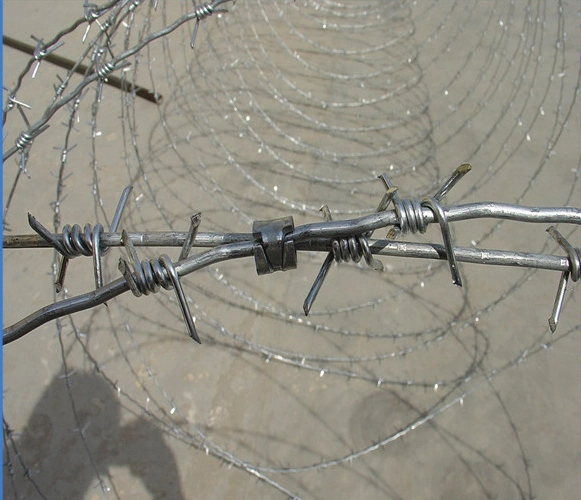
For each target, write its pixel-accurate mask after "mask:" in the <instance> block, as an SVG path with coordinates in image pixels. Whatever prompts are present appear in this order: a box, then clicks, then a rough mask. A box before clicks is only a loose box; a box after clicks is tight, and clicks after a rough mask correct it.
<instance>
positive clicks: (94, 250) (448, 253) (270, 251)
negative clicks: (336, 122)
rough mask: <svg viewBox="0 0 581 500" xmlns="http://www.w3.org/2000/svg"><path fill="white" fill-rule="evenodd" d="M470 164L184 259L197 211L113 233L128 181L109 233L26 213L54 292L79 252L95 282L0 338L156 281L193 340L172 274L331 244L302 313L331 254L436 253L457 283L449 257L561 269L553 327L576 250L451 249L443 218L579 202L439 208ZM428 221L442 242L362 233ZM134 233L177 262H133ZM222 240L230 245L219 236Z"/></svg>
mask: <svg viewBox="0 0 581 500" xmlns="http://www.w3.org/2000/svg"><path fill="white" fill-rule="evenodd" d="M470 170H471V166H470V165H468V164H463V165H461V166H460V167H458V168H457V169H456V171H455V172H454V174H453V175H452V176H451V177H450V178H449V179H448V180H447V181H446V182H444V184H443V185H442V186H441V187H440V189H439V190H438V191H437V193H435V195H434V196H431V197H428V198H426V199H425V200H424V201H422V202H420V201H419V200H418V199H417V198H404V199H401V198H400V197H399V195H398V193H397V190H398V189H397V188H396V187H394V186H393V185H392V183H391V181H390V180H389V178H388V176H387V175H386V174H382V176H381V179H382V180H383V182H384V184H385V186H386V188H387V192H386V194H385V196H384V197H383V199H382V200H381V202H380V204H379V206H378V208H377V210H376V213H375V214H374V215H373V216H367V217H362V218H359V219H358V220H347V221H337V222H335V223H333V222H332V220H331V216H330V212H329V209H328V207H327V206H325V207H323V209H322V210H323V212H324V214H325V218H326V219H327V223H324V224H321V223H319V224H309V225H304V226H301V227H297V228H295V227H294V222H293V219H292V217H287V218H284V219H277V220H270V221H260V222H255V223H254V225H253V233H252V234H248V235H245V234H231V233H230V234H224V233H222V234H217V233H211V234H206V235H200V240H201V241H200V244H201V246H212V245H214V246H215V249H214V250H210V251H208V252H206V253H203V254H199V255H197V256H195V257H191V258H189V259H188V258H187V256H188V254H189V252H190V249H191V248H192V246H195V245H196V237H197V231H198V228H199V225H200V222H201V214H196V215H195V216H192V221H191V229H190V231H189V232H187V233H181V234H180V233H175V232H174V233H169V234H164V235H155V234H150V233H143V234H140V235H132V236H130V235H129V233H127V232H126V231H125V230H124V231H123V233H122V234H115V231H116V229H117V227H118V225H119V222H120V219H121V214H122V212H123V209H124V208H125V204H126V202H127V197H128V196H129V192H130V191H131V188H126V189H125V190H124V192H123V194H122V196H121V199H120V200H119V204H118V207H117V210H116V213H115V215H114V217H113V222H112V224H111V231H112V232H111V233H109V234H108V235H107V236H106V235H102V233H103V227H102V226H101V225H100V224H97V225H96V226H95V227H94V228H92V227H91V225H90V224H86V225H85V228H84V233H83V232H82V231H81V228H80V226H79V225H74V226H73V227H72V228H71V226H69V225H66V226H65V227H64V228H63V232H62V234H61V235H60V237H58V236H57V235H53V234H51V233H50V232H49V231H48V230H47V229H46V228H45V227H44V226H43V225H42V224H41V223H40V222H38V221H37V220H36V219H35V218H34V217H33V216H32V215H30V214H29V223H30V226H31V227H32V229H34V230H35V231H36V232H37V233H38V234H39V236H40V238H41V239H42V240H44V242H45V243H47V244H48V245H51V246H53V247H54V248H55V250H57V251H58V252H59V253H60V254H61V255H62V261H61V265H60V268H59V271H58V277H57V280H56V282H55V289H56V292H57V293H58V292H60V291H61V290H62V287H63V281H64V272H65V269H66V266H67V262H68V260H69V259H71V258H74V257H77V256H81V255H85V256H92V257H93V263H94V274H95V286H96V290H95V292H91V293H89V294H85V295H84V296H82V297H71V298H67V299H64V300H62V301H60V302H58V303H55V304H53V305H52V306H47V307H44V308H42V309H41V310H39V311H38V312H36V313H33V314H32V315H30V316H28V317H27V318H24V319H23V320H21V321H19V322H18V323H17V324H15V325H13V326H11V327H7V328H5V329H4V333H3V343H4V344H7V343H10V342H12V341H13V340H16V339H18V338H21V337H22V336H23V335H25V334H26V333H29V332H30V331H32V330H34V329H35V328H38V327H39V326H41V325H42V324H44V323H46V322H47V321H51V320H54V319H56V318H59V317H63V316H66V315H68V314H72V313H74V312H78V311H81V310H86V309H89V308H92V307H96V306H98V305H101V304H103V303H104V302H106V301H107V300H111V299H112V298H113V297H116V296H117V295H119V294H121V293H123V292H126V291H129V290H131V291H132V292H133V294H134V295H135V296H137V297H140V296H141V295H149V294H150V293H156V292H158V291H159V290H160V289H161V288H164V289H166V290H169V289H174V290H175V292H176V294H177V299H178V303H179V304H180V307H181V309H182V313H183V316H184V319H185V321H186V325H187V327H188V331H189V333H190V336H191V337H192V338H193V339H195V340H196V341H197V342H198V343H199V342H200V339H199V337H198V334H197V332H196V328H195V326H194V322H193V320H192V316H191V313H190V310H189V307H188V304H187V301H186V298H185V295H184V292H183V290H182V287H181V284H180V281H179V277H180V276H185V275H187V274H190V273H192V272H194V271H197V270H199V269H202V268H204V267H207V266H209V265H212V264H216V263H218V262H222V261H227V260H231V259H238V258H241V257H249V256H254V260H255V264H256V270H257V273H258V274H259V275H260V274H270V273H272V272H275V271H288V270H291V269H296V267H297V250H310V251H321V250H328V251H329V253H328V256H327V258H326V260H325V262H324V263H323V267H322V268H321V270H320V271H319V274H318V276H317V278H316V279H315V282H314V284H313V286H312V288H311V290H310V292H309V294H308V296H307V298H306V299H305V303H304V305H303V310H304V312H305V315H306V316H307V315H308V314H309V312H310V309H311V307H312V305H313V302H314V300H315V298H316V296H317V295H318V292H319V290H320V288H321V286H322V284H323V281H324V279H325V277H326V275H327V273H328V272H329V270H330V267H331V264H332V263H333V261H335V262H337V263H341V262H354V263H358V262H359V261H360V260H361V259H362V258H364V260H365V262H366V263H367V265H368V266H370V267H372V268H374V269H375V270H377V271H383V269H384V267H383V264H382V263H381V262H380V261H377V260H375V259H374V258H373V254H380V255H389V256H398V257H402V256H405V257H416V258H418V257H420V258H432V259H443V260H446V261H448V264H449V267H450V272H451V274H452V283H453V284H455V285H458V286H462V280H461V277H460V273H459V270H458V264H457V262H471V263H480V264H489V265H504V266H515V267H521V268H522V267H530V268H535V269H548V270H557V271H561V272H562V275H561V280H560V282H559V288H558V292H557V297H556V299H555V305H554V308H553V313H552V314H551V317H550V318H549V326H550V329H551V332H553V333H554V332H555V330H556V327H557V323H558V321H559V316H560V312H561V309H562V306H563V300H564V297H565V291H566V287H567V282H568V280H569V277H570V278H571V280H572V281H573V282H577V281H579V278H580V276H581V250H580V249H578V248H574V247H573V246H572V245H571V244H570V243H569V242H568V241H567V239H566V238H564V237H563V235H561V233H559V231H557V229H556V228H555V227H554V226H551V227H550V228H549V229H548V230H547V231H548V232H549V234H550V235H551V236H552V237H553V238H554V239H555V240H556V241H557V242H558V244H559V245H560V246H561V248H562V249H563V250H565V252H566V256H565V257H553V256H548V255H541V254H536V255H533V254H525V253H522V252H520V253H517V252H508V251H502V250H496V251H495V250H490V249H478V248H455V247H454V246H453V243H452V236H451V232H450V228H449V225H448V222H454V221H461V220H471V219H477V218H482V217H485V218H498V219H507V220H513V221H520V222H537V223H538V222H549V223H555V224H557V223H573V224H579V225H581V208H566V207H565V208H539V207H530V208H529V207H520V206H516V205H506V204H504V205H503V204H498V203H490V202H488V203H473V204H470V205H461V206H456V207H448V208H447V209H444V207H442V205H441V204H440V201H441V200H442V198H443V197H444V196H445V195H446V194H447V193H448V192H449V191H450V189H451V188H452V187H454V185H455V184H456V183H457V182H458V181H459V180H460V179H461V178H462V177H463V176H464V175H466V173H468V172H469V171H470ZM391 203H393V204H394V206H395V210H392V211H387V210H386V209H387V207H388V205H389V204H391ZM430 223H438V224H439V225H440V227H441V231H442V237H443V240H444V245H443V246H441V245H434V244H414V243H410V242H399V241H396V240H393V239H389V240H375V241H371V242H370V241H368V237H369V236H371V235H372V234H373V232H374V231H375V230H377V229H381V228H385V227H387V226H388V225H393V226H395V228H394V229H392V230H390V232H389V233H388V236H391V237H394V236H396V235H402V234H406V233H408V232H411V233H412V234H414V233H418V232H419V233H425V232H426V230H427V227H428V224H430ZM134 241H135V242H136V243H137V244H138V245H139V244H141V245H142V246H158V244H159V243H164V244H165V245H167V246H176V245H177V246H181V248H182V250H181V253H180V259H179V261H180V263H178V264H177V266H174V263H173V262H172V260H171V259H170V257H169V256H167V255H165V254H164V255H162V256H160V257H159V258H158V259H151V260H149V261H147V260H144V261H141V262H140V261H139V258H138V256H137V252H136V250H135V244H134ZM226 241H229V242H231V243H225V242H226ZM218 242H220V243H218ZM39 243H41V241H39V240H37V239H36V240H35V239H33V238H30V237H26V236H14V237H5V238H4V240H3V246H4V248H26V247H28V246H32V247H38V246H40V245H39ZM112 243H113V244H114V243H117V244H121V245H122V246H124V247H125V249H126V251H127V259H125V258H121V259H120V260H119V271H120V272H121V274H123V279H119V280H116V281H115V282H112V283H110V284H109V285H107V286H104V285H103V279H102V267H101V255H102V254H105V253H106V252H107V251H108V250H109V248H110V245H111V244H112Z"/></svg>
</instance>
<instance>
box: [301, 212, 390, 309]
mask: <svg viewBox="0 0 581 500" xmlns="http://www.w3.org/2000/svg"><path fill="white" fill-rule="evenodd" d="M321 212H323V217H324V218H325V220H326V221H327V222H330V221H331V220H333V218H332V216H331V211H330V210H329V207H328V206H327V205H324V206H323V207H322V208H321ZM369 236H370V235H369V234H358V235H354V236H348V237H340V238H334V239H333V240H332V241H331V250H330V252H329V253H328V254H327V257H326V258H325V260H324V261H323V265H322V266H321V269H320V270H319V274H317V277H316V278H315V281H314V283H313V286H312V287H311V289H310V291H309V293H308V294H307V298H306V299H305V301H304V303H303V311H304V313H305V316H308V315H309V312H310V310H311V307H312V306H313V303H314V302H315V299H316V298H317V295H318V293H319V290H320V289H321V286H322V285H323V282H324V281H325V278H326V277H327V273H328V272H329V270H330V269H331V265H332V263H333V260H334V261H335V262H337V263H338V264H340V263H341V262H349V261H352V262H355V263H358V262H359V261H360V260H361V258H364V259H365V262H366V264H367V265H368V266H369V267H371V268H373V269H375V270H376V271H383V264H382V263H381V261H379V260H377V259H374V258H373V255H372V253H371V249H370V248H369V242H368V241H367V238H368V237H369Z"/></svg>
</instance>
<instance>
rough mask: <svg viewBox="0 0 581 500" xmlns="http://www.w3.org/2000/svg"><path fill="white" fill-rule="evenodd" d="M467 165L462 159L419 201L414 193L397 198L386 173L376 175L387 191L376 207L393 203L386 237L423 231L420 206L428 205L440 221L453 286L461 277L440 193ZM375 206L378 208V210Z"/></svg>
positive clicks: (459, 283)
mask: <svg viewBox="0 0 581 500" xmlns="http://www.w3.org/2000/svg"><path fill="white" fill-rule="evenodd" d="M471 169H472V166H471V165H470V164H468V163H463V164H462V165H460V166H459V167H458V168H457V169H456V170H455V171H454V173H453V174H452V175H451V176H450V177H449V178H448V179H447V180H446V182H444V184H443V185H442V187H440V189H439V190H438V191H437V192H436V194H434V196H429V197H427V198H425V199H424V200H422V201H421V202H420V201H419V200H418V199H417V198H415V197H410V198H400V196H399V195H398V193H397V188H395V187H394V186H393V184H392V183H391V181H390V180H389V178H388V177H387V174H382V175H381V176H380V177H379V178H380V179H381V180H382V181H383V183H384V184H385V187H386V189H387V193H386V195H385V196H384V199H383V200H382V203H381V204H380V207H379V208H381V209H383V210H384V209H385V208H386V207H387V205H389V203H390V202H391V203H393V206H394V209H395V213H396V215H397V218H398V224H397V226H396V227H395V228H392V229H391V230H390V231H389V232H388V234H387V237H388V238H389V239H395V238H397V237H398V236H399V235H401V234H406V233H408V232H410V233H412V234H416V233H418V232H419V233H422V234H423V233H425V232H426V229H427V227H428V223H427V222H426V220H425V217H424V208H428V209H429V210H430V211H431V212H432V213H433V214H434V218H435V219H436V221H437V222H438V224H439V225H440V229H441V231H442V239H443V240H444V248H445V250H446V257H447V260H448V265H449V267H450V273H451V274H452V283H454V284H455V285H457V286H462V278H461V277H460V272H459V270H458V262H457V259H456V254H455V252H454V245H453V243H452V234H451V231H450V226H449V224H448V217H447V216H446V212H445V210H444V208H443V207H442V204H441V203H440V202H441V200H442V199H443V198H444V196H446V194H448V192H449V191H450V190H451V189H452V188H453V187H454V186H455V185H456V184H457V183H458V181H459V180H460V179H461V178H462V177H464V176H465V175H466V174H467V173H468V172H470V170H471ZM384 207H385V208H384ZM379 208H378V211H380V209H379Z"/></svg>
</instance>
